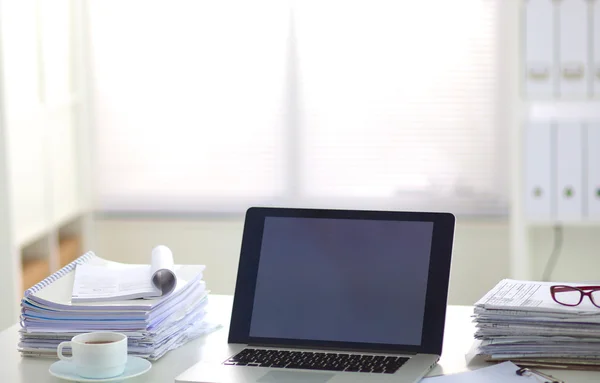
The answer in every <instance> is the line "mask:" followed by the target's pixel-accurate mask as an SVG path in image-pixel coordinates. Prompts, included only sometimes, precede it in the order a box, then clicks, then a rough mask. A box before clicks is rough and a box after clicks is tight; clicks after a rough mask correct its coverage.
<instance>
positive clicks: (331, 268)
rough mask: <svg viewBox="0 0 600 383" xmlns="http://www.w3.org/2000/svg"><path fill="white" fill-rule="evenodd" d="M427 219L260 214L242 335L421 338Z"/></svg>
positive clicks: (407, 341) (429, 234) (405, 341)
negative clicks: (249, 305) (257, 252)
mask: <svg viewBox="0 0 600 383" xmlns="http://www.w3.org/2000/svg"><path fill="white" fill-rule="evenodd" d="M433 226H434V223H433V222H422V221H398V220H396V221H392V220H369V219H346V218H344V219H333V218H304V217H273V216H269V217H265V219H264V228H263V235H262V242H261V245H260V257H259V261H258V270H257V275H256V287H255V292H254V302H253V309H252V313H251V316H250V328H249V335H250V336H251V337H255V338H274V339H278V338H280V339H303V340H316V341H337V342H358V343H382V344H388V345H393V344H397V345H419V344H421V336H422V330H423V323H424V312H425V302H426V293H427V283H428V275H429V263H430V254H431V246H432V238H433Z"/></svg>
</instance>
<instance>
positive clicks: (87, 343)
mask: <svg viewBox="0 0 600 383" xmlns="http://www.w3.org/2000/svg"><path fill="white" fill-rule="evenodd" d="M64 347H71V350H72V353H73V356H72V357H68V356H64V355H63V353H62V351H63V348H64ZM56 351H57V354H58V357H59V358H60V359H61V360H64V361H68V362H72V363H73V364H74V365H75V373H76V374H77V375H79V376H81V377H83V378H92V379H100V378H112V377H115V376H119V375H121V374H122V373H123V371H125V365H126V364H127V335H125V334H121V333H117V332H89V333H85V334H79V335H76V336H74V337H73V339H71V341H69V342H62V343H60V344H59V345H58V349H57V350H56Z"/></svg>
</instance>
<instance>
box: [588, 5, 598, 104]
mask: <svg viewBox="0 0 600 383" xmlns="http://www.w3.org/2000/svg"><path fill="white" fill-rule="evenodd" d="M590 7H591V9H592V57H591V66H592V74H591V75H592V76H591V77H592V81H591V82H592V88H593V92H594V96H595V97H596V98H600V2H598V1H595V2H593V3H591V4H590Z"/></svg>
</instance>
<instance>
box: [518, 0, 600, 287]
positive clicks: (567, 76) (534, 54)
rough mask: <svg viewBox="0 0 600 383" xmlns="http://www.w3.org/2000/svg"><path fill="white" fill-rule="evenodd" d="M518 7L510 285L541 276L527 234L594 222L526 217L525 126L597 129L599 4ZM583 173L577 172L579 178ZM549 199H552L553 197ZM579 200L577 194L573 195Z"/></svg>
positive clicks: (537, 2)
mask: <svg viewBox="0 0 600 383" xmlns="http://www.w3.org/2000/svg"><path fill="white" fill-rule="evenodd" d="M519 8H520V9H519V12H520V15H519V19H520V20H521V23H520V25H519V26H518V30H519V31H518V39H519V41H520V42H521V43H520V49H519V57H518V66H519V73H520V76H519V83H520V84H519V88H520V90H519V93H520V97H519V99H520V102H519V107H518V108H517V109H518V115H519V120H518V121H516V122H515V123H514V124H512V126H511V138H510V142H511V144H512V145H511V158H512V163H511V169H512V171H511V184H512V191H511V210H510V230H511V236H510V238H511V244H510V246H511V262H510V264H511V270H510V274H511V277H513V278H518V279H539V278H540V277H541V275H540V272H541V271H540V270H534V268H533V267H532V258H533V256H534V253H533V251H532V250H533V246H532V239H531V237H532V231H533V230H536V229H541V228H547V229H548V228H552V227H555V226H556V225H561V226H565V227H569V228H590V227H600V219H596V218H594V219H589V218H587V217H586V216H585V214H582V215H583V216H582V218H563V219H558V218H557V216H556V215H553V214H550V217H546V218H535V217H531V216H528V215H527V213H526V210H527V209H526V204H525V201H526V198H527V194H526V193H528V192H530V191H526V174H525V173H526V171H525V164H526V158H525V157H526V154H527V153H526V150H527V149H526V148H525V144H526V140H525V135H526V132H527V131H526V129H528V125H529V124H536V123H539V124H548V127H549V129H556V126H557V124H573V123H575V124H590V123H600V40H598V39H600V35H599V34H598V31H600V1H586V0H521V1H520V6H519ZM528 10H529V14H528ZM574 68H575V69H576V70H574ZM582 129H583V128H582ZM563 132H564V131H563ZM557 139H558V138H555V140H557ZM540 145H543V144H542V143H540ZM553 145H556V142H554V144H553ZM549 150H551V151H554V152H551V156H556V152H555V150H556V146H554V147H553V148H552V149H550V148H549ZM582 151H583V149H582ZM583 157H584V156H583V155H582V163H583V162H584V161H585V159H583ZM553 158H554V159H552V160H551V161H554V163H551V164H549V165H548V166H549V167H550V172H551V173H550V174H551V175H550V177H551V178H550V187H551V188H554V187H555V184H556V183H557V182H556V180H555V179H554V178H555V177H557V176H556V173H554V172H555V171H556V169H557V168H556V161H557V159H556V157H553ZM582 166H584V165H583V164H582ZM583 172H585V169H583V170H582V174H583V175H582V177H585V176H586V174H585V173H583ZM553 177H554V178H553ZM553 192H554V194H553V195H554V196H556V195H557V194H556V193H558V191H553ZM548 193H551V191H550V190H549V191H548ZM583 193H584V189H582V190H581V191H580V195H583ZM547 195H548V194H547ZM556 199H558V197H556ZM551 203H552V204H556V203H557V201H552V200H551ZM551 209H556V206H554V205H553V206H552V207H551Z"/></svg>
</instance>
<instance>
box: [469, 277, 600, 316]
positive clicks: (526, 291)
mask: <svg viewBox="0 0 600 383" xmlns="http://www.w3.org/2000/svg"><path fill="white" fill-rule="evenodd" d="M552 285H570V286H584V285H585V284H583V283H557V282H537V281H518V280H513V279H503V280H502V281H500V282H499V283H498V284H497V285H496V286H495V287H494V288H493V289H491V290H490V291H489V292H488V293H487V294H485V295H484V296H483V298H481V299H480V300H478V301H477V302H476V303H475V307H476V308H484V309H491V310H518V311H522V313H521V315H525V312H529V313H528V314H527V315H535V314H534V313H535V312H544V315H545V314H546V313H548V312H550V313H552V312H554V313H569V314H578V315H599V314H600V309H598V308H597V307H595V306H594V305H593V304H592V303H591V302H590V301H589V299H587V298H586V299H583V301H582V302H581V304H580V305H578V306H574V307H569V306H563V305H561V304H558V303H556V302H555V301H554V299H552V295H551V294H550V286H552Z"/></svg>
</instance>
